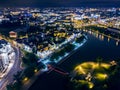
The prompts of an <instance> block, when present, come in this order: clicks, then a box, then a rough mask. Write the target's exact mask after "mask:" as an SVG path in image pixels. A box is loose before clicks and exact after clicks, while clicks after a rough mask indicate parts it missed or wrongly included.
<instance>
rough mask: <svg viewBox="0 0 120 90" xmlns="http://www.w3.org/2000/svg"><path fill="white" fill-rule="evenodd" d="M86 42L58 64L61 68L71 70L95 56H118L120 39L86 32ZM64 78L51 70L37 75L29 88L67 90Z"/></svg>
mask: <svg viewBox="0 0 120 90" xmlns="http://www.w3.org/2000/svg"><path fill="white" fill-rule="evenodd" d="M87 36H88V40H87V42H86V43H85V44H84V45H83V46H82V47H80V48H79V50H78V51H77V52H76V53H74V54H73V55H71V56H70V57H69V58H67V59H66V60H65V61H64V62H63V63H61V64H60V65H59V67H60V68H61V69H63V70H64V71H67V72H71V71H72V70H73V69H74V67H75V66H76V65H78V64H80V63H81V62H85V61H95V60H96V58H97V57H101V58H103V61H111V60H116V59H118V58H120V41H119V42H118V41H116V40H114V39H111V38H109V37H106V36H103V35H101V34H98V33H94V32H89V33H87ZM66 83H67V81H66V79H65V77H64V76H63V75H61V74H59V73H56V72H54V71H52V72H51V73H49V74H48V73H44V74H42V75H40V76H39V78H38V79H37V80H36V82H35V83H34V84H33V85H32V86H31V87H30V89H29V90H67V88H66V87H67V86H66Z"/></svg>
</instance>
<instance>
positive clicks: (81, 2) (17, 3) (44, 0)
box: [0, 0, 120, 7]
mask: <svg viewBox="0 0 120 90" xmlns="http://www.w3.org/2000/svg"><path fill="white" fill-rule="evenodd" d="M9 6H11V7H22V6H25V7H26V6H29V7H66V6H68V7H81V6H86V7H89V6H90V7H101V6H103V7H111V6H112V7H120V0H0V7H9Z"/></svg>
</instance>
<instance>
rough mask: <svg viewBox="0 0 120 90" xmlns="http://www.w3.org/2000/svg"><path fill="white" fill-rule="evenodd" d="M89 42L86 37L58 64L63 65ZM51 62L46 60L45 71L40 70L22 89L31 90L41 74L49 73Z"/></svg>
mask: <svg viewBox="0 0 120 90" xmlns="http://www.w3.org/2000/svg"><path fill="white" fill-rule="evenodd" d="M86 41H87V36H85V38H84V40H83V41H82V42H81V43H80V44H78V45H77V47H76V48H75V49H74V50H73V51H71V52H70V53H69V54H65V55H64V57H62V58H60V59H59V60H58V61H57V62H56V63H57V64H61V63H62V62H64V61H65V60H66V59H67V58H69V57H70V56H71V55H73V54H74V53H75V52H76V51H77V50H79V48H80V47H81V46H83V45H84V44H85V43H86ZM49 61H50V60H44V62H43V63H44V64H45V65H46V68H45V69H42V70H39V71H38V72H37V73H36V74H35V76H33V77H32V78H31V79H30V80H28V81H26V82H25V84H24V85H23V87H22V90H28V89H29V88H30V86H31V85H32V84H33V83H34V82H35V81H36V80H37V79H38V76H40V75H41V74H43V73H44V72H46V71H48V70H49V69H47V64H48V62H49Z"/></svg>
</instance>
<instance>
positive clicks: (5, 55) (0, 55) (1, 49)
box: [0, 40, 15, 76]
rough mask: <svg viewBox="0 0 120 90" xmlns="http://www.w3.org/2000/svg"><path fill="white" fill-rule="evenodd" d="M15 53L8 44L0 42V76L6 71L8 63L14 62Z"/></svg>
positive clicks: (3, 41)
mask: <svg viewBox="0 0 120 90" xmlns="http://www.w3.org/2000/svg"><path fill="white" fill-rule="evenodd" d="M14 58H15V53H14V50H13V48H12V47H11V45H10V43H8V42H7V41H5V40H0V76H1V75H2V74H3V73H4V72H5V71H6V70H7V68H8V66H9V63H10V62H11V61H12V60H14Z"/></svg>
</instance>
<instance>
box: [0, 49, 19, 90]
mask: <svg viewBox="0 0 120 90" xmlns="http://www.w3.org/2000/svg"><path fill="white" fill-rule="evenodd" d="M13 48H14V51H15V54H16V55H15V61H14V64H13V66H12V68H11V70H10V71H9V72H8V74H7V75H6V76H4V77H3V78H2V80H1V81H0V90H6V86H7V85H8V84H9V83H11V82H12V81H13V75H14V74H16V73H17V71H20V70H21V68H20V63H21V61H20V60H19V56H20V52H19V48H17V47H13Z"/></svg>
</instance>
